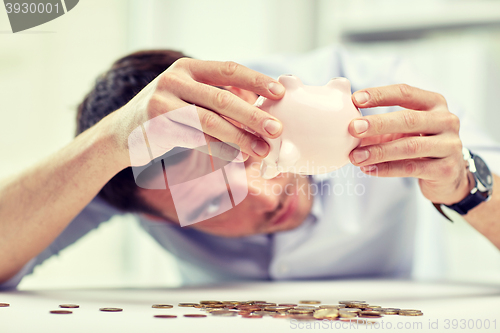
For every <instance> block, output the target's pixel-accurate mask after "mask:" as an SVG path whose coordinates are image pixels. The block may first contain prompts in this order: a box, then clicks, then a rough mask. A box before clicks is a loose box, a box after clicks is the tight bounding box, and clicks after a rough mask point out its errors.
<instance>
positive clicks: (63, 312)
mask: <svg viewBox="0 0 500 333" xmlns="http://www.w3.org/2000/svg"><path fill="white" fill-rule="evenodd" d="M50 313H54V314H71V313H73V311H68V310H52V311H50Z"/></svg>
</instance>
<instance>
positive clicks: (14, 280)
mask: <svg viewBox="0 0 500 333" xmlns="http://www.w3.org/2000/svg"><path fill="white" fill-rule="evenodd" d="M35 264H36V257H35V258H33V259H31V260H30V261H28V263H26V265H24V267H23V268H22V269H21V270H20V271H19V272H17V274H16V275H14V276H13V277H11V278H10V279H9V280H7V281H5V282H4V283H0V290H6V289H15V288H16V287H17V286H18V285H19V283H20V282H21V280H22V279H23V277H24V276H26V275H28V274H30V273H32V272H33V269H34V268H35Z"/></svg>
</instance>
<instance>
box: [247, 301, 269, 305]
mask: <svg viewBox="0 0 500 333" xmlns="http://www.w3.org/2000/svg"><path fill="white" fill-rule="evenodd" d="M245 303H248V304H249V305H253V304H255V303H260V304H262V303H267V302H266V301H246V302H245Z"/></svg>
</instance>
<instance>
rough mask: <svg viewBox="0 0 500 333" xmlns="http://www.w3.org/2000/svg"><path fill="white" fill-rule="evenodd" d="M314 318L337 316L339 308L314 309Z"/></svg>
mask: <svg viewBox="0 0 500 333" xmlns="http://www.w3.org/2000/svg"><path fill="white" fill-rule="evenodd" d="M313 316H314V318H322V319H323V318H337V317H338V316H339V310H337V309H319V310H316V311H314V315H313Z"/></svg>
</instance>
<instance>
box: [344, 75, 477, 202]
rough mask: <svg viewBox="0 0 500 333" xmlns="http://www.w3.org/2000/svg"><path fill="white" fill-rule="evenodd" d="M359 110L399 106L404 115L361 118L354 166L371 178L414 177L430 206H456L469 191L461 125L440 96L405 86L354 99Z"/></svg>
mask: <svg viewBox="0 0 500 333" xmlns="http://www.w3.org/2000/svg"><path fill="white" fill-rule="evenodd" d="M352 100H353V102H354V104H355V105H356V106H357V107H359V108H372V107H378V106H396V105H397V106H400V107H402V108H404V110H401V111H396V112H390V113H385V114H380V115H371V116H365V117H361V118H357V119H355V120H353V121H351V123H350V124H349V133H350V134H351V135H352V136H354V137H357V138H360V139H362V140H361V144H360V146H359V147H357V148H356V149H354V150H353V151H352V152H351V153H350V156H349V157H350V159H351V162H352V163H353V164H354V165H356V166H360V168H361V170H362V171H363V172H365V173H367V174H369V175H374V176H379V177H415V178H418V179H419V185H420V189H421V191H422V193H423V194H424V196H425V197H426V198H427V199H429V200H430V201H432V202H435V203H444V204H448V205H450V204H454V203H457V202H459V201H461V200H462V199H463V198H465V196H466V195H467V193H468V192H469V191H470V189H471V184H470V182H469V178H468V177H469V175H468V174H469V173H468V171H467V169H466V164H465V161H464V160H463V156H462V141H461V140H460V137H459V135H458V130H459V128H460V120H459V119H458V117H457V116H456V115H454V114H453V113H451V112H450V111H449V110H448V106H447V103H446V99H445V98H444V97H443V96H442V95H440V94H437V93H433V92H430V91H425V90H421V89H418V88H415V87H411V86H408V85H406V84H397V85H391V86H385V87H378V88H370V89H363V90H360V91H357V92H356V93H354V94H353V97H352Z"/></svg>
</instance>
